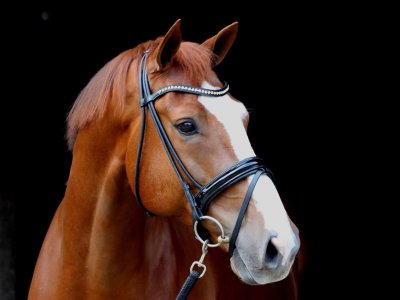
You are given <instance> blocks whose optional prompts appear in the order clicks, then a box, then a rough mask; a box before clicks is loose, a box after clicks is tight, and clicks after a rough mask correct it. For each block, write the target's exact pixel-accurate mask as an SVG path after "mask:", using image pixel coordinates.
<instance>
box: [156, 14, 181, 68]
mask: <svg viewBox="0 0 400 300" xmlns="http://www.w3.org/2000/svg"><path fill="white" fill-rule="evenodd" d="M181 42H182V34H181V20H180V19H178V20H177V21H176V22H175V23H174V25H172V26H171V28H170V29H169V30H168V32H167V33H166V34H165V36H164V38H163V40H162V41H161V43H160V45H159V46H158V48H157V51H156V53H157V63H158V66H159V68H160V69H162V68H164V67H165V66H166V65H167V64H168V63H169V62H170V61H171V59H172V57H174V55H175V54H176V52H177V51H178V49H179V46H180V45H181Z"/></svg>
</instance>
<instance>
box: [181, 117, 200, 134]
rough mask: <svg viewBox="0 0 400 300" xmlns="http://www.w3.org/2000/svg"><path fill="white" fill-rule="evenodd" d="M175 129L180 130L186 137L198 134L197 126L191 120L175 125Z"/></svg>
mask: <svg viewBox="0 0 400 300" xmlns="http://www.w3.org/2000/svg"><path fill="white" fill-rule="evenodd" d="M175 127H176V128H177V129H178V130H179V132H180V133H182V134H184V135H193V134H196V133H198V131H197V127H196V124H195V123H194V122H193V121H190V120H185V121H183V122H181V123H179V124H177V125H175Z"/></svg>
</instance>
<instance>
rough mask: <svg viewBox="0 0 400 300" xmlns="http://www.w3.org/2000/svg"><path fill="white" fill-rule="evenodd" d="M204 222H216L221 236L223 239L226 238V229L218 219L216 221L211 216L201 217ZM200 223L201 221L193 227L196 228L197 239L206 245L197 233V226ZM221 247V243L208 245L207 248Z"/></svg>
mask: <svg viewBox="0 0 400 300" xmlns="http://www.w3.org/2000/svg"><path fill="white" fill-rule="evenodd" d="M203 220H209V221H212V222H214V223H215V224H217V226H218V228H219V230H220V231H221V236H222V237H224V236H225V233H224V228H223V227H222V225H221V223H220V222H219V221H218V220H217V219H215V218H213V217H210V216H201V217H200V221H203ZM198 223H199V221H196V222H194V225H193V226H194V234H195V237H196V239H197V240H198V241H200V242H201V243H202V244H203V245H204V243H205V241H204V240H203V239H202V238H201V237H200V236H199V233H198V232H197V225H198ZM220 245H221V243H220V242H218V243H216V244H207V247H211V248H214V247H218V246H220Z"/></svg>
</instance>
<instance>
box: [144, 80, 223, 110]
mask: <svg viewBox="0 0 400 300" xmlns="http://www.w3.org/2000/svg"><path fill="white" fill-rule="evenodd" d="M228 91H229V85H228V84H227V83H226V82H224V86H223V87H222V88H220V89H218V90H210V89H204V88H201V87H195V86H190V85H167V86H166V87H163V88H161V89H159V90H158V91H156V92H154V93H153V94H151V95H148V96H147V97H146V98H143V99H141V100H140V105H141V106H142V107H143V106H146V105H147V104H148V103H149V102H151V101H154V100H156V99H157V98H159V97H161V96H162V95H164V94H166V93H170V92H178V93H189V94H195V95H201V96H210V97H220V96H223V95H225V94H226V93H227V92H228Z"/></svg>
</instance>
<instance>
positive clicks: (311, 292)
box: [0, 2, 373, 299]
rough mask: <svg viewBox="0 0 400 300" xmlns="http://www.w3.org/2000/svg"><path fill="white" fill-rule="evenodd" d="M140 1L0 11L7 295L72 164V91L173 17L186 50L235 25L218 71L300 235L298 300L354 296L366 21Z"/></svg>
mask: <svg viewBox="0 0 400 300" xmlns="http://www.w3.org/2000/svg"><path fill="white" fill-rule="evenodd" d="M148 5H149V7H146V3H142V4H141V5H130V6H126V5H122V4H117V3H114V2H112V3H109V4H107V5H103V6H102V5H99V4H96V6H95V7H83V6H80V5H73V4H68V5H67V4H65V5H62V4H58V5H54V4H48V3H40V2H35V3H34V4H30V5H29V6H26V5H25V6H24V5H22V4H21V7H13V8H12V9H4V10H3V17H4V18H3V19H2V21H1V22H2V26H3V30H4V32H5V34H4V37H5V38H7V39H9V40H8V42H7V43H6V46H5V47H4V49H3V51H5V55H4V57H3V60H4V61H3V63H4V65H6V66H9V67H11V68H10V74H11V76H9V78H8V79H9V81H5V83H6V86H5V88H6V89H7V90H9V91H10V92H11V95H12V96H11V97H9V96H7V97H4V98H3V99H2V105H4V104H5V105H6V106H5V109H2V111H1V117H2V118H1V128H2V137H3V139H4V140H5V141H6V142H5V143H4V144H3V146H2V152H3V155H2V159H3V160H4V161H3V162H2V165H3V166H4V168H3V174H4V175H5V176H4V179H3V180H2V182H3V183H2V186H1V193H2V198H1V201H3V202H5V201H8V202H10V203H13V205H8V206H6V207H8V215H9V216H12V215H15V216H16V227H15V228H16V229H15V231H13V235H12V236H13V237H14V238H11V240H10V244H9V245H12V247H13V248H12V249H14V250H15V251H14V253H16V256H14V258H15V259H14V260H13V265H14V267H15V269H16V296H17V299H26V295H27V290H28V288H29V283H30V279H31V276H32V272H33V268H34V264H35V261H36V258H37V255H38V252H39V249H40V246H41V243H42V241H43V238H44V235H45V233H46V230H47V228H48V226H49V224H50V221H51V218H52V216H53V214H54V212H55V209H56V207H57V206H58V204H59V202H60V200H61V199H62V197H63V193H64V190H65V182H66V180H67V176H68V171H69V166H70V162H71V154H70V153H69V152H68V151H67V147H66V142H65V140H64V134H65V116H66V114H67V113H68V111H69V109H70V107H71V105H72V104H73V102H74V100H75V98H76V96H77V95H78V93H79V92H80V90H81V89H82V88H83V87H84V86H85V85H86V84H87V82H88V81H89V80H90V78H91V77H92V76H93V75H94V74H95V72H96V71H98V70H99V69H100V68H101V67H102V66H103V65H104V64H105V63H106V62H107V61H109V60H110V59H112V58H113V57H115V56H116V55H117V54H119V53H120V52H122V51H124V50H126V49H128V48H133V47H135V46H136V45H137V44H138V43H141V42H144V41H147V40H149V39H154V38H156V37H158V36H160V35H163V34H164V33H165V32H166V31H167V30H168V29H169V27H170V26H171V25H172V24H173V23H174V22H175V21H176V20H177V19H178V18H181V19H182V32H183V37H184V39H185V40H190V41H196V42H202V41H204V40H205V39H207V38H208V37H210V36H211V35H214V34H216V33H217V32H218V31H219V30H220V29H222V28H223V27H224V26H226V25H229V24H230V23H232V22H234V21H239V25H240V28H239V34H238V38H237V41H236V43H235V44H234V46H233V47H232V49H231V51H230V53H229V54H228V55H227V57H226V59H225V60H224V62H223V63H222V64H221V65H220V66H218V67H217V73H218V74H219V77H220V78H221V79H224V80H226V81H228V82H229V84H230V86H231V93H232V94H233V95H234V96H235V97H236V98H238V99H240V100H241V101H243V102H244V103H245V105H246V106H247V107H249V108H251V109H252V111H253V113H252V115H251V123H250V129H249V135H250V140H251V142H252V145H253V147H254V149H255V151H256V153H257V154H258V155H259V156H261V157H263V158H264V159H265V160H266V162H267V164H268V166H269V167H270V169H271V170H272V171H273V172H274V174H275V177H276V184H277V187H278V190H279V192H280V194H281V196H282V199H283V200H284V202H285V204H286V206H287V209H288V212H289V215H290V216H291V217H292V219H293V220H294V221H295V223H296V224H297V225H298V227H299V228H300V232H301V234H302V235H303V237H304V239H305V244H304V246H305V247H306V249H307V264H306V270H305V276H304V280H303V282H302V285H301V290H300V291H301V295H302V299H325V298H328V296H329V297H333V298H334V296H335V295H341V294H342V291H343V290H344V289H346V290H347V295H350V294H358V293H360V291H359V290H356V289H354V285H355V283H354V273H358V272H360V269H359V262H358V261H359V260H361V255H362V254H363V253H360V252H357V251H359V250H356V249H355V245H356V243H357V242H358V239H359V236H360V234H359V232H360V231H361V230H362V229H361V225H362V224H361V222H360V221H358V220H357V219H353V218H350V216H351V212H352V211H353V210H354V208H357V207H360V205H361V204H360V203H361V202H360V201H362V200H363V199H362V197H359V195H357V193H358V192H356V191H357V187H358V184H359V179H358V178H359V176H358V172H359V171H360V169H359V168H361V165H362V163H360V161H361V160H362V159H360V157H361V156H363V152H360V151H359V147H358V146H356V145H357V144H358V142H361V141H362V140H363V139H364V136H365V135H366V132H368V131H369V127H368V125H365V124H364V122H363V121H364V119H365V118H366V115H365V114H364V111H365V110H367V109H368V107H366V105H365V103H362V101H363V99H362V97H360V92H359V90H358V87H360V80H361V79H360V78H364V77H365V73H367V72H368V68H370V67H371V64H365V63H364V62H365V59H366V57H367V56H368V55H367V54H366V53H365V50H363V49H364V48H363V47H360V44H364V43H365V36H366V35H367V34H369V33H371V32H372V29H371V28H372V27H371V26H369V25H367V24H366V23H363V22H362V21H360V19H359V18H358V16H359V11H357V10H354V8H351V9H350V8H349V7H333V6H332V7H330V6H328V5H326V6H315V5H314V6H311V5H310V6H304V5H303V6H290V5H289V4H285V5H284V4H282V6H280V7H278V6H271V5H266V6H265V7H258V6H257V5H256V6H250V5H249V6H248V7H245V6H241V7H237V8H235V9H229V10H228V9H227V8H226V6H223V5H221V7H218V6H216V5H215V4H214V6H213V7H212V8H211V9H209V8H206V7H205V6H201V7H200V6H199V7H198V8H197V9H195V10H192V9H189V8H188V9H183V8H180V9H177V7H171V6H168V5H166V4H164V5H161V6H159V5H158V6H157V5H155V4H154V3H150V2H149V3H148ZM243 5H245V4H243ZM246 11H247V12H246ZM189 12H190V13H189ZM370 21H371V20H370ZM372 21H373V20H372ZM363 88H365V86H363ZM370 92H371V93H372V92H373V90H370ZM364 93H365V91H364ZM3 107H4V106H3ZM14 203H16V204H17V205H16V209H13V207H14V206H15V205H14ZM6 220H7V222H11V221H9V218H8V219H5V218H2V222H6ZM361 252H362V251H361ZM10 259H12V258H10ZM4 274H5V273H4ZM337 274H340V275H339V276H338V275H337ZM0 279H1V278H0ZM3 280H4V279H3ZM6 280H7V279H6ZM8 280H10V278H8ZM322 295H324V296H322ZM327 295H328V296H327ZM0 298H1V297H0Z"/></svg>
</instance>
